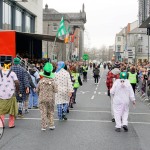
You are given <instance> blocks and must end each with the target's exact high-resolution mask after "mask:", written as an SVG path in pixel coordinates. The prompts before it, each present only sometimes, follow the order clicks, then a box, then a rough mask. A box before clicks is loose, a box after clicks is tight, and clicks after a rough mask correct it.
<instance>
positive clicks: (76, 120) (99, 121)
mask: <svg viewBox="0 0 150 150" xmlns="http://www.w3.org/2000/svg"><path fill="white" fill-rule="evenodd" d="M6 119H7V120H8V118H6ZM17 120H41V118H17ZM54 120H55V121H59V119H54ZM67 121H72V122H98V123H112V121H109V120H80V119H68V120H67ZM129 124H143V125H150V122H129Z"/></svg>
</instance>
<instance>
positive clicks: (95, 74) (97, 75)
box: [93, 66, 100, 84]
mask: <svg viewBox="0 0 150 150" xmlns="http://www.w3.org/2000/svg"><path fill="white" fill-rule="evenodd" d="M93 74H94V75H93V77H94V79H95V84H98V82H99V77H100V70H99V68H98V66H96V67H95V68H94V69H93Z"/></svg>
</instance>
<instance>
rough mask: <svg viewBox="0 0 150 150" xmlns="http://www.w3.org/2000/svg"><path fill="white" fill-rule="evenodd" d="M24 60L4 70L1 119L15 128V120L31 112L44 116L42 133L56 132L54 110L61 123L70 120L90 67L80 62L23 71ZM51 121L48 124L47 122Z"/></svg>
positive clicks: (0, 80)
mask: <svg viewBox="0 0 150 150" xmlns="http://www.w3.org/2000/svg"><path fill="white" fill-rule="evenodd" d="M22 66H23V65H22V64H21V60H20V59H19V58H14V60H13V62H10V61H5V62H4V65H3V67H2V68H1V69H0V117H1V119H2V121H3V124H4V126H5V114H9V121H8V126H9V128H14V127H15V118H16V117H21V118H22V117H24V115H25V114H27V113H29V111H30V109H33V108H34V109H38V108H39V110H40V112H41V120H42V121H41V130H43V131H45V130H46V129H47V127H49V129H51V130H54V129H55V126H54V107H55V104H56V107H57V112H58V119H59V120H60V121H62V120H67V116H66V114H67V113H69V109H70V108H73V105H74V104H76V93H77V90H78V88H79V87H80V86H82V80H81V77H80V74H83V81H84V82H87V71H88V67H87V65H86V64H83V63H80V62H74V63H64V62H62V61H60V62H58V63H57V64H56V63H50V62H48V61H47V62H44V63H41V64H38V63H37V64H35V63H34V64H30V65H29V66H28V67H27V68H26V67H22ZM47 121H48V122H47Z"/></svg>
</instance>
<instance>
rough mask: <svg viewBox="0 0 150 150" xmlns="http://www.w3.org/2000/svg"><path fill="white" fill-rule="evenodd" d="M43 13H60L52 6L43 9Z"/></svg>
mask: <svg viewBox="0 0 150 150" xmlns="http://www.w3.org/2000/svg"><path fill="white" fill-rule="evenodd" d="M43 14H60V13H59V12H58V11H56V10H55V9H53V8H49V9H43Z"/></svg>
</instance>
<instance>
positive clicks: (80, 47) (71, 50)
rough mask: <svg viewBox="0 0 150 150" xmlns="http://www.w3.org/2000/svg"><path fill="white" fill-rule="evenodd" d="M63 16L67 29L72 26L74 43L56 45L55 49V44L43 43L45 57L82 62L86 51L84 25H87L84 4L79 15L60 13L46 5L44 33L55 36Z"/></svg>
mask: <svg viewBox="0 0 150 150" xmlns="http://www.w3.org/2000/svg"><path fill="white" fill-rule="evenodd" d="M62 16H63V17H64V22H65V26H66V29H67V28H68V27H69V26H70V29H71V30H70V33H71V34H74V42H72V43H68V44H64V43H56V44H55V46H54V49H53V42H43V52H44V54H45V57H47V53H48V57H50V58H53V59H57V60H64V61H65V60H72V59H74V60H75V59H79V60H80V59H81V57H82V53H83V51H84V24H85V23H86V13H85V10H84V4H83V7H82V11H80V12H79V13H59V12H58V11H56V10H55V9H51V8H48V5H47V4H46V5H45V9H43V33H44V34H49V35H53V36H55V35H56V33H57V30H58V28H59V23H60V20H61V18H62ZM52 49H53V52H52ZM52 53H53V56H52Z"/></svg>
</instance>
